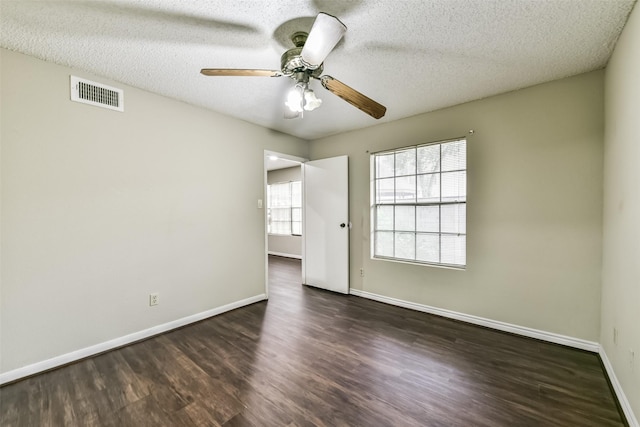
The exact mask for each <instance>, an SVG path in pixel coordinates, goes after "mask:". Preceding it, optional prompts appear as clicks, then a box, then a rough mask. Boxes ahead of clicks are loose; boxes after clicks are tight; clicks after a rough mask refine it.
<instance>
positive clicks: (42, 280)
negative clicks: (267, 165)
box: [0, 50, 307, 372]
mask: <svg viewBox="0 0 640 427" xmlns="http://www.w3.org/2000/svg"><path fill="white" fill-rule="evenodd" d="M0 55H1V60H2V65H1V67H2V68H1V95H0V96H1V98H0V103H1V105H2V110H1V116H0V119H1V126H0V127H1V131H0V132H1V133H0V137H1V153H2V154H1V160H2V163H1V174H2V181H1V183H2V212H1V213H2V216H1V233H2V245H1V249H2V252H1V257H2V258H1V263H2V264H1V265H2V273H1V279H2V284H1V293H2V300H1V304H2V306H1V322H2V323H1V324H2V331H1V333H2V335H1V347H2V349H1V366H0V370H1V372H7V371H9V370H13V369H16V368H19V367H23V366H25V365H29V364H32V363H35V362H40V361H43V360H45V359H48V358H51V357H54V356H58V355H61V354H65V353H68V352H71V351H74V350H78V349H82V348H85V347H88V346H91V345H94V344H97V343H101V342H104V341H106V340H110V339H114V338H118V337H121V336H124V335H126V334H129V333H134V332H137V331H140V330H144V329H146V328H149V327H152V326H155V325H160V324H164V323H167V322H170V321H173V320H176V319H180V318H183V317H185V316H188V315H192V314H196V313H200V312H202V311H205V310H209V309H212V308H216V307H220V306H223V305H225V304H228V303H232V302H236V301H240V300H243V299H245V298H249V297H252V296H256V295H260V294H262V293H264V291H265V280H264V277H265V264H264V260H265V255H264V250H265V242H264V236H265V231H264V210H263V209H258V208H257V199H263V198H264V197H265V195H264V175H263V170H264V169H263V163H264V150H265V149H269V150H274V151H278V152H282V153H288V154H291V155H296V156H301V157H306V156H307V144H306V142H304V141H300V140H298V139H296V138H293V137H289V136H286V135H283V134H278V133H276V132H273V131H269V130H267V129H264V128H261V127H259V126H254V125H250V124H248V123H246V122H242V121H239V120H235V119H231V118H229V117H225V116H222V115H219V114H215V113H213V112H210V111H206V110H203V109H199V108H195V107H192V106H189V105H187V104H184V103H180V102H177V101H173V100H170V99H167V98H163V97H160V96H157V95H153V94H150V93H147V92H143V91H140V90H137V89H134V88H131V87H124V86H123V85H120V84H117V83H113V82H109V81H105V80H104V79H99V78H95V77H93V76H88V75H85V74H84V73H80V72H75V71H73V72H72V70H70V69H68V68H65V67H61V66H57V65H53V64H50V63H46V62H43V61H40V60H37V59H34V58H31V57H28V56H24V55H21V54H16V53H13V52H10V51H6V50H0ZM71 73H73V74H76V75H80V76H81V77H87V78H90V79H94V80H97V81H99V82H102V83H106V84H111V85H113V86H117V87H122V88H124V90H125V110H126V111H125V112H124V113H119V112H114V111H110V110H105V109H101V108H96V107H91V106H87V105H82V104H78V103H73V102H70V101H69V74H71ZM230 182H231V183H233V185H229V183H230ZM150 292H158V293H159V294H160V305H158V306H156V307H149V305H148V295H149V293H150Z"/></svg>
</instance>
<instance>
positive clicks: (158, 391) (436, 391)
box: [0, 257, 624, 427]
mask: <svg viewBox="0 0 640 427" xmlns="http://www.w3.org/2000/svg"><path fill="white" fill-rule="evenodd" d="M269 264H270V270H269V271H270V299H269V302H268V303H267V302H261V303H257V304H253V305H251V306H248V307H245V308H241V309H238V310H234V311H231V312H228V313H225V314H222V315H220V316H216V317H213V318H210V319H207V320H205V321H202V322H199V323H197V324H194V325H190V326H187V327H185V328H182V329H179V330H176V331H173V332H170V333H166V334H163V335H160V336H157V337H154V338H151V339H148V340H146V341H143V342H140V343H137V344H134V345H130V346H127V347H124V348H121V349H118V350H114V351H111V352H108V353H105V354H102V355H100V356H96V357H94V358H90V359H87V360H83V361H81V362H78V363H75V364H72V365H69V366H66V367H63V368H61V369H57V370H54V371H51V372H47V373H44V374H41V375H38V376H35V377H32V378H28V379H25V380H23V381H20V382H17V383H14V384H10V385H7V386H5V387H3V388H2V389H0V409H1V413H0V425H2V426H92V425H95V426H146V425H152V426H191V425H197V426H227V427H230V426H317V425H326V426H371V427H378V426H621V425H624V422H623V420H622V418H621V415H620V413H619V412H618V409H617V407H616V403H615V400H614V397H613V395H612V393H611V391H610V389H609V386H608V383H607V380H606V378H605V375H604V373H603V370H602V368H601V365H600V362H599V359H598V356H597V355H595V354H592V353H587V352H583V351H579V350H573V349H570V348H566V347H562V346H558V345H553V344H548V343H543V342H540V341H536V340H532V339H527V338H522V337H518V336H514V335H509V334H505V333H501V332H496V331H492V330H489V329H485V328H481V327H477V326H472V325H467V324H464V323H461V322H456V321H452V320H448V319H444V318H440V317H436V316H431V315H427V314H424V313H418V312H414V311H410V310H405V309H402V308H397V307H392V306H388V305H385V304H381V303H377V302H374V301H369V300H366V299H362V298H358V297H354V296H341V295H335V294H332V293H330V292H325V291H321V290H318V289H314V288H308V287H304V286H301V285H300V262H299V261H296V260H290V259H286V258H277V257H271V259H270V261H269Z"/></svg>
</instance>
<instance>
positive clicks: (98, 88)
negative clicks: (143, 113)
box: [71, 76, 124, 111]
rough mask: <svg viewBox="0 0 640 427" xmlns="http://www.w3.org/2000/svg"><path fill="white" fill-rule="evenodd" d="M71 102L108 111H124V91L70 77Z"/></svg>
mask: <svg viewBox="0 0 640 427" xmlns="http://www.w3.org/2000/svg"><path fill="white" fill-rule="evenodd" d="M71 100H72V101H75V102H81V103H83V104H89V105H95V106H96V107H102V108H108V109H110V110H116V111H124V91H123V90H122V89H118V88H115V87H111V86H107V85H103V84H100V83H96V82H92V81H90V80H86V79H81V78H80V77H76V76H71Z"/></svg>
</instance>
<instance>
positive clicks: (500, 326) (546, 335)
mask: <svg viewBox="0 0 640 427" xmlns="http://www.w3.org/2000/svg"><path fill="white" fill-rule="evenodd" d="M349 293H350V294H351V295H355V296H359V297H362V298H367V299H371V300H374V301H379V302H383V303H386V304H391V305H395V306H398V307H403V308H408V309H411V310H416V311H421V312H424V313H429V314H435V315H437V316H442V317H447V318H449V319H454V320H460V321H462V322H467V323H472V324H474V325H479V326H484V327H487V328H491V329H497V330H499V331H503V332H510V333H512V334H516V335H522V336H525V337H529V338H535V339H539V340H542V341H547V342H552V343H555V344H561V345H566V346H568V347H573V348H578V349H580V350H586V351H590V352H592V353H598V351H599V349H600V345H599V344H598V343H596V342H593V341H586V340H582V339H579V338H573V337H569V336H566V335H560V334H555V333H552V332H546V331H541V330H538V329H532V328H527V327H524V326H519V325H514V324H511V323H505V322H500V321H497V320H492V319H486V318H484V317H478V316H473V315H470V314H464V313H459V312H457V311H452V310H445V309H442V308H437V307H432V306H429V305H424V304H418V303H415V302H410V301H404V300H401V299H397V298H391V297H387V296H384V295H379V294H374V293H371V292H366V291H361V290H358V289H351V290H350V292H349Z"/></svg>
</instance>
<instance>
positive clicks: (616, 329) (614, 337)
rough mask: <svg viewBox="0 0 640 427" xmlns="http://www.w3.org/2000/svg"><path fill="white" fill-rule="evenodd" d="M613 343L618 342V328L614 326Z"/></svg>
mask: <svg viewBox="0 0 640 427" xmlns="http://www.w3.org/2000/svg"><path fill="white" fill-rule="evenodd" d="M613 343H614V344H616V345H617V344H618V328H613Z"/></svg>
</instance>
